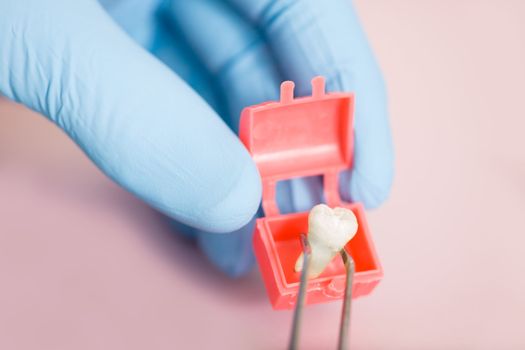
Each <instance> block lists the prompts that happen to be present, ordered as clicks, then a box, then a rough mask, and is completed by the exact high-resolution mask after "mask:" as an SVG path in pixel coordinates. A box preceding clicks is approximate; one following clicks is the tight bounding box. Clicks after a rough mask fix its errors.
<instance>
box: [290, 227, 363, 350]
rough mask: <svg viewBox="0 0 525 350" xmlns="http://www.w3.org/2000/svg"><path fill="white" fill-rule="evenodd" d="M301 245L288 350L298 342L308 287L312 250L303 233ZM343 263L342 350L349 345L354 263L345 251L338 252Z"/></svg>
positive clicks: (339, 345) (340, 348) (339, 344)
mask: <svg viewBox="0 0 525 350" xmlns="http://www.w3.org/2000/svg"><path fill="white" fill-rule="evenodd" d="M301 245H302V247H303V253H304V254H303V256H304V262H303V270H302V272H301V281H300V284H299V294H298V295H297V301H296V303H295V310H294V315H293V324H292V337H291V339H290V345H289V347H288V349H290V350H297V348H298V342H299V330H300V328H301V317H302V313H303V308H304V300H305V297H306V288H307V286H308V267H309V264H310V255H311V253H312V250H311V248H310V245H309V243H308V239H307V238H306V235H305V234H304V233H302V234H301ZM340 254H341V257H342V258H343V263H344V264H345V269H346V283H345V294H344V298H343V312H342V314H341V323H340V325H339V341H338V345H337V349H339V350H343V349H347V348H348V343H349V336H348V332H349V328H350V307H351V305H352V282H353V279H354V272H355V263H354V260H353V259H352V256H351V255H350V254H349V253H347V252H346V250H345V249H341V251H340Z"/></svg>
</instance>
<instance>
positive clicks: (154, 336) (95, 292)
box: [0, 0, 525, 350]
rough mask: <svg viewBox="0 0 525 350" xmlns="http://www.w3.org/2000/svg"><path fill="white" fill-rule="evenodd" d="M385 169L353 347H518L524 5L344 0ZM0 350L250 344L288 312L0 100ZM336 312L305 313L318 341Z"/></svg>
mask: <svg viewBox="0 0 525 350" xmlns="http://www.w3.org/2000/svg"><path fill="white" fill-rule="evenodd" d="M356 5H357V7H358V9H359V12H360V14H361V17H362V21H363V23H364V26H365V27H366V30H367V32H368V34H369V37H370V39H371V42H372V45H373V46H374V49H375V50H376V53H377V56H378V59H379V61H380V63H381V65H382V67H383V69H384V72H385V76H386V78H387V83H388V88H389V93H390V109H391V115H392V128H393V133H394V138H395V144H396V154H397V173H396V181H395V185H394V189H393V192H392V195H391V197H390V199H389V201H388V202H387V203H386V204H385V205H384V206H382V207H381V208H380V209H379V210H376V211H373V212H369V213H368V214H369V215H368V218H369V221H370V225H371V229H372V232H373V235H374V237H375V240H376V244H377V248H378V252H379V254H380V257H381V259H382V262H383V264H384V268H385V271H386V277H385V279H384V281H383V282H382V283H381V284H380V286H379V287H378V288H377V290H376V292H375V293H374V294H373V295H371V296H370V297H367V298H363V299H359V300H358V301H356V302H355V303H354V313H353V327H352V348H353V349H495V348H498V349H524V348H525V331H524V330H525V248H524V247H525V142H524V140H525V137H524V132H525V107H524V104H525V98H524V88H523V86H524V82H525V21H524V15H525V2H522V1H518V0H516V1H510V0H508V1H474V0H471V1H439V0H433V1H424V2H423V1H408V0H406V1H402V0H399V1H391V0H375V1H365V0H360V1H357V2H356ZM0 218H1V219H0V349H130V350H131V349H182V348H196V349H197V348H200V349H202V348H217V349H268V348H284V347H285V346H286V343H287V340H288V335H289V329H290V322H291V313H290V312H275V311H272V310H271V309H270V307H269V303H268V301H267V299H266V295H265V292H264V289H263V285H262V282H261V280H260V276H259V274H258V272H257V271H254V272H253V273H252V274H250V275H249V276H248V277H247V278H244V279H241V280H238V281H231V280H228V279H226V278H224V277H223V276H222V275H221V274H219V273H218V272H216V271H215V270H214V269H213V268H212V267H210V265H209V264H208V263H207V262H206V261H205V260H203V257H202V255H201V253H200V252H198V251H197V250H196V249H195V248H194V247H193V246H192V245H191V244H189V243H188V242H186V241H184V240H183V239H180V238H179V237H174V236H173V235H172V234H171V233H170V229H169V227H168V226H167V225H166V224H165V223H164V222H163V221H162V220H161V219H160V216H159V215H158V214H156V213H155V212H153V211H152V210H151V209H148V207H146V206H145V205H144V204H142V203H141V202H139V201H138V200H136V199H135V198H133V197H132V196H131V195H129V194H127V193H125V192H124V191H123V190H121V189H120V188H118V187H117V186H116V185H114V184H113V183H111V182H110V181H109V180H108V179H107V178H105V177H104V176H103V175H102V174H101V173H100V172H99V171H98V170H97V169H96V168H95V167H94V166H93V165H91V164H90V163H89V161H88V160H87V159H86V157H85V156H84V155H83V154H82V153H81V152H80V151H79V150H78V149H77V147H76V146H75V145H74V144H73V143H72V142H71V141H70V140H68V139H67V138H66V137H65V136H64V135H63V134H62V133H61V132H60V131H59V130H57V129H56V128H55V127H53V126H52V125H51V124H50V123H48V122H47V121H45V120H44V119H43V118H41V117H39V116H36V115H35V114H34V113H31V112H28V111H27V110H25V109H23V108H21V107H20V106H15V105H14V104H12V103H8V102H7V101H0ZM339 311H340V304H339V303H334V304H326V305H320V306H314V307H310V308H308V309H307V311H306V314H305V317H306V320H305V323H304V328H305V330H306V331H305V332H304V337H303V340H302V345H303V348H304V349H321V348H326V349H328V348H333V347H334V345H335V342H336V335H337V323H338V320H339Z"/></svg>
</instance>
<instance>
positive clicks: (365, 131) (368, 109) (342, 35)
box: [227, 0, 394, 207]
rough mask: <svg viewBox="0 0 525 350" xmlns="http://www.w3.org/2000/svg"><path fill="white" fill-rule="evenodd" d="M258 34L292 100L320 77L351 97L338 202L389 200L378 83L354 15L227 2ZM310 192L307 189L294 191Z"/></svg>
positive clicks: (286, 4)
mask: <svg viewBox="0 0 525 350" xmlns="http://www.w3.org/2000/svg"><path fill="white" fill-rule="evenodd" d="M227 1H228V2H229V3H230V4H231V5H232V6H234V7H235V8H236V9H238V10H239V12H241V13H242V14H243V15H244V16H245V18H246V19H248V20H249V21H251V22H252V23H253V24H254V25H255V26H257V27H258V28H259V30H260V31H261V32H262V33H264V35H265V37H266V38H267V40H268V43H269V45H270V47H271V50H272V52H273V55H274V56H275V59H276V61H277V64H278V66H279V68H280V71H281V72H283V75H284V77H285V78H286V79H291V80H293V81H295V83H296V92H297V94H298V95H306V94H309V93H310V79H311V78H312V77H313V76H315V75H323V76H325V77H326V79H327V89H328V90H332V91H353V92H355V96H356V104H355V105H356V110H355V139H354V140H355V149H354V164H353V169H352V171H351V172H346V173H343V174H342V175H341V180H342V181H341V188H340V189H341V192H342V195H343V198H345V199H347V200H350V199H351V200H353V201H361V202H364V204H365V205H366V206H367V207H375V206H378V205H379V204H380V203H381V202H382V201H383V200H384V199H385V198H386V197H387V196H388V194H389V191H390V187H391V183H392V178H393V164H394V156H393V147H392V140H391V135H390V127H389V122H388V113H387V104H386V94H385V87H384V82H383V80H382V77H381V73H380V71H379V68H378V66H377V63H376V61H375V59H374V57H373V54H372V51H371V49H370V47H369V45H368V42H367V40H366V37H365V34H364V33H363V31H362V28H361V25H360V23H359V20H358V18H357V15H356V13H355V11H354V8H353V7H352V5H351V3H350V2H349V1H348V0H332V1H316V0H305V1H298V0H291V1H273V0H253V1H243V0H227ZM298 187H299V188H301V189H302V190H304V191H310V190H311V189H312V188H311V187H309V186H298Z"/></svg>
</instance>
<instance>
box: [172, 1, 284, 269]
mask: <svg viewBox="0 0 525 350" xmlns="http://www.w3.org/2000/svg"><path fill="white" fill-rule="evenodd" d="M162 14H163V17H164V18H166V20H167V22H168V23H169V27H170V28H171V30H172V35H173V42H174V43H177V44H176V45H175V47H176V48H181V46H180V44H179V43H180V42H183V43H184V45H185V46H186V47H187V48H188V49H189V50H190V51H191V54H192V55H194V57H195V59H196V60H197V61H198V62H199V64H200V65H201V66H202V68H203V69H204V70H205V71H206V72H207V74H208V76H209V77H211V79H212V81H213V85H214V87H215V89H216V91H218V97H219V99H220V101H222V103H220V102H219V104H220V105H219V106H217V109H218V111H219V112H220V113H221V114H222V115H223V119H224V120H225V121H227V123H228V125H229V126H230V127H231V128H232V129H233V130H235V131H237V130H238V125H239V117H240V113H241V111H242V109H243V108H244V107H246V106H249V105H253V104H257V103H261V102H264V101H268V100H276V99H277V98H278V93H279V84H280V76H279V73H278V72H277V70H276V68H275V64H274V61H273V59H272V57H271V55H270V54H269V52H268V48H267V46H266V44H265V42H264V40H263V39H262V38H261V37H260V35H259V34H258V33H257V32H256V31H255V30H254V28H253V27H251V26H250V25H249V24H248V23H247V22H246V21H245V20H244V19H243V18H241V17H240V16H239V15H238V14H237V13H235V12H233V11H231V8H229V7H228V6H226V5H225V4H224V3H222V2H218V1H214V0H195V1H172V2H169V3H168V5H167V6H166V7H164V8H163V10H162ZM202 23H206V25H205V26H203V25H202ZM217 33H220V40H217ZM185 55H187V53H183V54H182V55H178V54H177V56H179V57H183V56H185ZM203 88H204V90H206V88H207V86H204V87H203ZM196 89H197V91H199V90H200V88H199V86H198V85H197V86H196ZM287 201H288V202H289V198H287V197H286V196H284V198H283V202H284V203H287ZM283 202H281V204H282V203H283ZM284 205H286V204H284ZM253 228H254V225H253V221H252V222H251V223H250V224H248V225H246V226H245V227H243V228H241V229H239V230H237V231H234V232H230V233H226V234H223V235H213V234H210V233H208V232H205V231H202V230H196V231H197V232H196V234H197V237H198V244H199V246H200V247H201V248H202V250H203V251H204V252H205V253H206V255H207V256H208V258H209V259H210V260H211V261H212V262H213V263H214V264H215V265H217V266H218V267H219V268H220V269H221V270H222V271H224V272H226V273H227V274H228V275H230V276H232V277H238V276H242V275H243V274H245V273H246V272H248V271H249V270H250V269H251V267H252V266H253V263H254V257H253V252H252V234H253Z"/></svg>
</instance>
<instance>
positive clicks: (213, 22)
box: [0, 0, 393, 276]
mask: <svg viewBox="0 0 525 350" xmlns="http://www.w3.org/2000/svg"><path fill="white" fill-rule="evenodd" d="M102 5H103V6H101V5H100V4H99V3H97V2H96V1H94V0H76V1H68V0H48V1H40V0H18V1H12V0H0V92H1V93H2V94H4V95H5V96H7V97H8V98H10V99H13V100H15V101H17V102H20V103H23V104H25V105H26V106H28V107H30V108H32V109H34V110H36V111H38V112H40V113H42V114H43V115H45V116H47V117H48V118H49V119H50V120H51V121H53V122H54V123H55V124H57V125H58V126H59V127H61V128H62V129H63V130H64V131H65V132H66V133H67V134H68V135H69V136H70V137H71V138H72V139H73V140H74V141H75V142H76V143H77V144H78V145H79V146H80V147H81V148H82V149H83V150H84V152H85V153H86V154H87V155H88V156H89V157H90V158H91V159H92V160H93V162H94V163H95V164H97V166H98V167H99V168H100V169H101V170H102V171H103V172H104V173H106V174H107V175H108V176H109V177H110V178H112V179H113V180H115V181H116V182H117V183H119V184H120V185H121V186H122V187H124V188H125V189H127V190H128V191H130V192H132V193H134V194H135V195H137V196H138V197H140V198H141V199H143V200H144V201H146V202H147V203H149V204H150V205H151V206H153V207H154V208H156V209H158V210H160V211H161V212H163V213H165V214H167V215H168V216H170V217H171V218H173V219H175V220H176V221H177V222H178V223H179V224H180V225H179V226H180V227H182V226H184V227H185V228H186V230H190V229H191V232H192V233H193V234H195V235H196V236H197V239H198V242H199V245H200V246H201V248H202V249H203V250H204V252H205V253H206V254H207V255H208V257H209V258H210V260H211V261H213V262H214V263H215V264H216V265H218V266H219V267H220V268H221V269H222V270H223V271H225V272H226V273H228V274H229V275H231V276H239V275H242V274H243V273H245V272H246V271H248V270H249V269H250V268H251V267H252V265H253V261H254V260H253V255H252V252H251V235H252V232H253V216H254V214H255V212H256V211H257V208H258V206H259V202H260V195H261V185H260V178H259V175H258V173H257V170H256V167H255V165H254V163H253V162H252V160H251V158H250V156H249V154H248V153H247V152H246V151H245V149H244V148H243V146H242V145H241V144H240V142H239V141H238V139H237V138H236V136H235V134H234V133H233V132H231V131H230V129H229V128H228V127H227V126H229V127H230V128H231V129H232V130H233V131H235V132H236V131H237V127H238V121H239V114H240V111H241V110H242V108H244V107H245V106H248V105H251V104H255V103H259V102H263V101H266V100H272V99H277V97H278V88H279V84H280V82H281V81H282V80H286V79H290V80H293V81H294V82H295V83H296V94H297V95H306V94H309V93H310V79H311V78H312V77H313V76H315V75H323V76H325V77H326V79H327V89H328V90H332V91H336V90H337V91H354V92H355V93H356V111H355V118H356V119H355V130H356V134H355V160H354V169H353V170H352V171H348V172H345V173H343V174H342V175H341V194H342V196H343V198H345V199H346V200H352V201H360V202H364V203H365V205H366V206H367V207H375V206H377V205H379V204H380V203H381V202H382V201H383V200H384V199H385V198H386V196H387V195H388V193H389V189H390V186H391V181H392V175H393V152H392V142H391V137H390V131H389V125H388V119H387V109H386V98H385V89H384V84H383V81H382V78H381V74H380V72H379V69H378V67H377V64H376V62H375V60H374V58H373V56H372V53H371V50H370V48H369V46H368V44H367V41H366V38H365V35H364V34H363V31H362V29H361V26H360V24H359V22H358V19H357V17H356V14H355V11H354V9H353V7H352V5H351V4H350V2H348V1H345V0H332V1H317V0H310V1H293V0H290V1H272V0H223V1H218V0H192V1H187V0H180V1H160V0H159V1H158V0H122V1H106V2H103V4H102ZM106 10H107V11H106ZM108 12H109V14H110V15H111V16H112V17H113V19H112V18H111V17H110V16H109V15H108ZM121 28H123V29H124V31H123V30H122V29H121ZM125 32H127V34H126V33H125ZM148 51H150V52H151V53H153V55H152V54H151V53H149V52H148ZM155 56H156V57H155ZM168 67H169V68H168ZM188 85H190V86H191V88H190V87H189V86H188ZM192 88H193V89H192ZM210 106H211V107H210ZM221 117H222V120H221ZM320 200H321V187H320V180H319V179H318V178H312V179H307V180H294V181H287V182H284V183H282V184H280V185H279V187H278V201H279V204H280V206H281V208H282V209H283V211H284V212H289V211H295V210H307V209H309V208H310V207H311V206H312V205H313V204H316V203H317V202H319V201H320ZM232 231H233V232H232ZM218 232H230V233H227V234H217V233H218Z"/></svg>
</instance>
